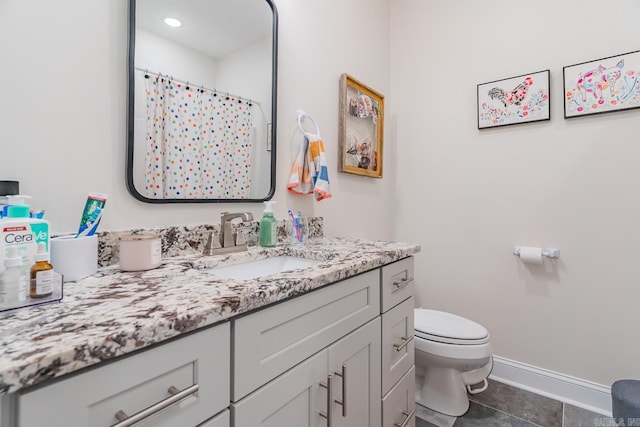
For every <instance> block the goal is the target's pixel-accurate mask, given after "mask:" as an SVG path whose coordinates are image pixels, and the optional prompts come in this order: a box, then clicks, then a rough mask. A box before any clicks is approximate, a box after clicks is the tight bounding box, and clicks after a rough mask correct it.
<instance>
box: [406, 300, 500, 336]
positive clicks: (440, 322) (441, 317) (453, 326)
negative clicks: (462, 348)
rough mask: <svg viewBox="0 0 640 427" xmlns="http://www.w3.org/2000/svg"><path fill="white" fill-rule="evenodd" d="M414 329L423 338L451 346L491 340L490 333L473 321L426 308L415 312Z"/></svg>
mask: <svg viewBox="0 0 640 427" xmlns="http://www.w3.org/2000/svg"><path fill="white" fill-rule="evenodd" d="M414 328H415V331H416V335H417V336H419V337H421V338H424V339H427V340H432V341H438V342H444V343H450V344H480V343H484V342H488V339H489V332H488V331H487V330H486V329H485V328H484V327H483V326H482V325H479V324H477V323H476V322H474V321H472V320H469V319H466V318H464V317H461V316H457V315H455V314H451V313H446V312H444V311H437V310H427V309H424V308H416V309H415V310H414Z"/></svg>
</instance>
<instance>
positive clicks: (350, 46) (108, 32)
mask: <svg viewBox="0 0 640 427" xmlns="http://www.w3.org/2000/svg"><path fill="white" fill-rule="evenodd" d="M345 3H346V4H345ZM276 5H277V8H278V11H279V16H280V20H279V21H280V31H279V36H280V45H279V86H278V128H277V131H278V137H277V143H278V147H279V150H278V172H277V191H276V194H275V197H274V199H275V200H277V201H278V203H277V205H276V206H275V213H276V216H278V217H280V218H282V217H284V214H285V212H286V210H287V208H292V209H294V210H300V211H302V212H303V213H304V214H308V215H322V216H324V217H325V225H326V233H327V234H329V235H346V236H362V237H369V238H381V239H382V238H386V239H390V238H391V237H392V235H391V230H392V224H391V220H392V218H393V217H392V213H393V203H392V200H391V199H392V194H393V190H394V188H395V178H394V176H395V174H396V173H395V171H394V168H393V158H394V155H395V153H394V152H393V151H394V150H389V152H388V153H387V158H386V159H385V160H386V163H385V168H386V169H385V179H383V180H373V179H369V178H365V177H360V176H355V175H347V174H340V175H339V174H338V173H337V133H338V132H337V129H338V82H339V78H340V74H341V73H343V72H348V73H350V74H352V75H353V76H355V77H356V78H358V79H360V80H361V81H363V82H365V83H367V84H369V85H370V86H372V87H374V88H376V89H377V90H379V91H380V92H382V93H384V94H387V93H388V91H389V65H388V59H389V18H388V11H389V4H388V0H373V1H372V0H350V1H349V2H344V1H339V0H330V1H325V0H303V1H301V0H278V1H276ZM36 9H37V13H34V10H36ZM336 11H340V13H336ZM356 17H357V18H356ZM330 28H331V29H330ZM360 33H365V34H366V37H358V36H357V35H358V34H360ZM0 57H1V58H2V67H0V78H1V80H2V82H3V83H4V85H3V93H2V102H0V129H2V136H1V137H0V179H18V180H20V181H21V192H23V193H25V194H30V195H31V196H33V205H34V207H37V208H40V209H46V211H47V213H46V218H47V219H49V221H50V222H51V226H52V230H53V231H54V232H65V231H75V230H76V229H77V226H78V222H79V220H80V215H81V212H82V208H83V206H84V201H85V199H86V196H87V193H88V192H89V191H102V192H106V193H108V194H109V200H108V202H107V210H106V211H105V216H104V217H103V220H102V222H101V229H102V230H120V229H127V228H133V227H153V226H161V225H172V224H199V223H212V222H217V221H218V220H219V213H220V212H222V211H229V210H234V211H235V210H239V211H251V212H253V213H254V216H257V217H259V216H260V215H261V212H262V205H261V204H249V203H238V204H192V205H182V204H170V205H150V204H144V203H142V202H138V201H137V200H135V199H134V198H133V197H132V196H130V195H129V194H128V193H127V191H126V185H125V145H126V102H127V98H126V95H127V86H126V77H127V1H126V0H58V1H56V2H49V1H46V0H39V1H37V2H25V1H21V0H3V1H2V2H1V3H0ZM298 108H303V109H306V110H307V111H308V112H309V113H310V114H311V115H312V116H313V117H314V119H315V120H316V121H317V122H318V124H319V125H320V129H321V131H322V135H323V137H324V139H325V143H326V145H327V154H328V162H329V175H330V179H331V189H332V192H333V195H334V198H333V199H330V200H326V201H322V202H320V203H316V202H315V201H313V200H312V197H311V196H304V197H302V196H295V195H289V194H288V193H287V192H286V190H285V184H286V181H287V178H288V175H289V170H290V167H291V163H292V161H293V156H292V152H294V153H295V150H294V149H293V145H294V144H299V140H300V134H299V133H297V130H296V129H297V124H296V109H298ZM392 146H393V143H392V142H390V143H389V144H388V147H392Z"/></svg>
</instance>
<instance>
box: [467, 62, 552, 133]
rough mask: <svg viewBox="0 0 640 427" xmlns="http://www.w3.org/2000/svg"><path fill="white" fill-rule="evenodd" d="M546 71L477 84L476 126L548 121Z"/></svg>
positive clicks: (547, 77)
mask: <svg viewBox="0 0 640 427" xmlns="http://www.w3.org/2000/svg"><path fill="white" fill-rule="evenodd" d="M549 79H550V73H549V70H544V71H537V72H535V73H529V74H523V75H521V76H516V77H510V78H507V79H502V80H495V81H492V82H488V83H481V84H479V85H478V129H486V128H492V127H497V126H508V125H516V124H520V123H529V122H538V121H542V120H550V119H551V115H550V111H549Z"/></svg>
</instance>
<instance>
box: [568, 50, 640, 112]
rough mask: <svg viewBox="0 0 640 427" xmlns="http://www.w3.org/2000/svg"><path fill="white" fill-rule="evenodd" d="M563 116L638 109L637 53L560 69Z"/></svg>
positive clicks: (639, 60)
mask: <svg viewBox="0 0 640 427" xmlns="http://www.w3.org/2000/svg"><path fill="white" fill-rule="evenodd" d="M562 72H563V85H564V117H565V119H568V118H571V117H579V116H587V115H591V114H599V113H612V112H614V111H621V110H631V109H633V108H640V82H639V81H638V77H639V76H640V50H639V51H635V52H630V53H624V54H621V55H616V56H610V57H608V58H602V59H596V60H594V61H589V62H582V63H580V64H576V65H568V66H566V67H563V69H562Z"/></svg>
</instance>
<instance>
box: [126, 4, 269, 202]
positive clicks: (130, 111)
mask: <svg viewBox="0 0 640 427" xmlns="http://www.w3.org/2000/svg"><path fill="white" fill-rule="evenodd" d="M265 1H266V2H267V4H268V5H269V7H271V11H272V12H273V32H272V46H271V54H272V59H271V62H272V66H271V75H272V79H271V134H270V135H269V137H270V138H271V141H272V142H271V176H270V179H271V185H270V187H269V193H268V194H267V195H266V196H265V198H263V199H151V198H149V197H145V196H143V195H142V194H140V192H139V191H138V190H137V189H136V188H135V185H134V182H133V143H134V140H133V136H134V132H133V126H134V96H135V95H134V92H135V90H134V81H135V80H134V79H135V34H136V27H135V25H136V0H129V55H128V62H127V68H128V85H127V90H128V95H127V100H128V103H127V153H126V156H127V158H126V181H127V190H129V193H130V194H131V195H132V196H133V197H134V198H136V199H138V200H140V201H141V202H145V203H161V204H164V203H261V202H264V201H265V200H271V198H272V197H273V195H274V193H275V190H276V124H277V120H276V118H277V116H278V115H277V102H276V101H277V95H278V11H277V9H276V6H275V4H274V3H273V1H272V0H265Z"/></svg>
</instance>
